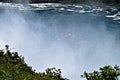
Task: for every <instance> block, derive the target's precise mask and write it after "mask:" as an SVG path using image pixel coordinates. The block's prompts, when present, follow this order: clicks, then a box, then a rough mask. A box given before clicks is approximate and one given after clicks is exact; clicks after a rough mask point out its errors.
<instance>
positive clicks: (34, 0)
mask: <svg viewBox="0 0 120 80" xmlns="http://www.w3.org/2000/svg"><path fill="white" fill-rule="evenodd" d="M0 2H8V3H9V2H13V3H47V2H50V3H58V2H61V0H0Z"/></svg>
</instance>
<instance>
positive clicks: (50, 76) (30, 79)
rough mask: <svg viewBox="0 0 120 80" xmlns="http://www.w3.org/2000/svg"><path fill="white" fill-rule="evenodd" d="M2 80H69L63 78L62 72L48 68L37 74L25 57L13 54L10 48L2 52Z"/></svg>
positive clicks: (0, 77) (0, 65) (0, 79)
mask: <svg viewBox="0 0 120 80" xmlns="http://www.w3.org/2000/svg"><path fill="white" fill-rule="evenodd" d="M0 80H68V79H66V78H62V76H61V70H60V69H56V68H48V69H46V71H45V72H43V73H37V72H35V70H32V67H30V66H28V65H27V64H26V63H25V61H24V57H23V56H19V55H18V53H17V52H11V51H10V50H9V46H8V45H6V49H5V50H4V49H3V50H0Z"/></svg>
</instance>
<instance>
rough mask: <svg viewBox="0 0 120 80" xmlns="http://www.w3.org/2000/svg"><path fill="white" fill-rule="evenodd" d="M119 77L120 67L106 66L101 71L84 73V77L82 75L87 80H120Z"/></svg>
mask: <svg viewBox="0 0 120 80" xmlns="http://www.w3.org/2000/svg"><path fill="white" fill-rule="evenodd" d="M118 76H120V68H119V66H114V67H111V66H105V67H103V68H100V71H94V72H93V73H87V72H84V75H82V77H84V78H86V79H87V80H118Z"/></svg>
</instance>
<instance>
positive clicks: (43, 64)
mask: <svg viewBox="0 0 120 80" xmlns="http://www.w3.org/2000/svg"><path fill="white" fill-rule="evenodd" d="M108 9H109V11H107V10H108ZM108 9H106V8H100V7H91V6H87V5H86V6H80V5H61V4H51V3H48V4H28V5H22V4H12V3H0V47H1V48H3V46H4V45H5V44H9V45H10V46H11V50H12V51H18V52H19V54H20V55H23V56H25V60H26V62H27V63H28V65H30V66H32V67H33V69H36V71H44V70H45V69H46V68H48V67H56V68H61V69H62V74H63V76H64V77H67V78H69V79H70V80H81V78H80V75H81V74H82V73H83V72H84V71H93V70H95V69H98V68H99V67H101V66H105V65H115V64H118V65H120V63H119V61H120V58H119V56H120V54H119V52H120V45H119V44H120V39H119V38H120V35H119V34H120V17H119V15H120V12H119V11H118V10H117V8H111V7H109V8H108Z"/></svg>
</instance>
